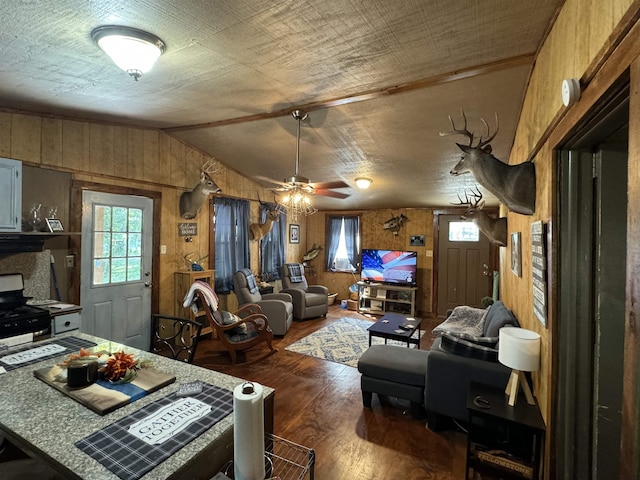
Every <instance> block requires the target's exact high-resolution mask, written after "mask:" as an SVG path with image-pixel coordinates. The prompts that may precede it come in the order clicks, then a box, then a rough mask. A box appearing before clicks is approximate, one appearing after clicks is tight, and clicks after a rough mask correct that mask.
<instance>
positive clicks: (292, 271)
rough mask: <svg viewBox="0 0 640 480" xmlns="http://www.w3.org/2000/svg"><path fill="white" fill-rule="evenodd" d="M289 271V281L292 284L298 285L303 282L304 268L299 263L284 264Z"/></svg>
mask: <svg viewBox="0 0 640 480" xmlns="http://www.w3.org/2000/svg"><path fill="white" fill-rule="evenodd" d="M285 265H286V266H287V268H288V269H289V280H291V282H292V283H300V282H302V281H303V280H304V267H303V266H302V265H300V264H299V263H287V264H285Z"/></svg>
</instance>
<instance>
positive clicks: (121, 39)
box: [91, 25, 165, 82]
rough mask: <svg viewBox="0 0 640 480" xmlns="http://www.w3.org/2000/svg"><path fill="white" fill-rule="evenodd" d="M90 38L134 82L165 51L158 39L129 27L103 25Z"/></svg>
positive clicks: (163, 45)
mask: <svg viewBox="0 0 640 480" xmlns="http://www.w3.org/2000/svg"><path fill="white" fill-rule="evenodd" d="M91 38H92V39H93V41H94V42H96V43H97V44H98V46H99V47H100V48H101V49H102V50H104V52H105V53H106V54H107V55H109V56H110V57H111V59H112V60H113V62H114V63H115V64H116V65H117V66H119V67H120V68H121V69H122V70H124V71H125V72H127V73H128V74H129V75H131V77H133V79H134V80H135V81H136V82H137V81H138V79H139V78H140V77H141V76H142V74H143V73H146V72H148V71H149V70H151V67H153V64H154V63H156V60H157V59H158V58H159V57H160V55H162V54H163V53H164V50H165V44H164V42H163V41H162V40H160V39H159V38H158V37H156V36H155V35H152V34H151V33H148V32H145V31H142V30H138V29H137V28H131V27H120V26H116V25H105V26H102V27H98V28H96V29H95V30H93V31H92V32H91Z"/></svg>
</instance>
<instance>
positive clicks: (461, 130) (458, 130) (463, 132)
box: [440, 109, 500, 148]
mask: <svg viewBox="0 0 640 480" xmlns="http://www.w3.org/2000/svg"><path fill="white" fill-rule="evenodd" d="M460 114H461V115H462V119H463V120H464V127H463V128H456V124H455V123H454V121H453V119H452V118H451V115H449V121H450V122H451V126H452V127H453V130H451V131H450V132H440V136H441V137H446V136H448V135H464V136H465V137H467V138H468V139H469V146H470V147H473V140H474V138H475V137H474V134H473V132H470V131H469V130H468V129H467V116H466V115H465V114H464V110H463V109H460ZM480 121H481V122H482V123H484V126H485V127H486V128H487V138H486V139H485V140H483V138H482V137H480V140H479V141H478V145H476V146H475V147H473V148H482V147H484V146H485V145H488V144H489V143H490V142H491V141H492V140H493V139H494V138H496V135H497V134H498V130H499V129H500V125H499V124H498V114H497V113H496V131H495V132H493V135H491V129H490V128H489V124H488V123H487V122H486V120H485V119H484V118H480Z"/></svg>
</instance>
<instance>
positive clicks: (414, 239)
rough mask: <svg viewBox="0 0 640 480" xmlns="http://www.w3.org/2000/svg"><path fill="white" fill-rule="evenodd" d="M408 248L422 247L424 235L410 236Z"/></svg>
mask: <svg viewBox="0 0 640 480" xmlns="http://www.w3.org/2000/svg"><path fill="white" fill-rule="evenodd" d="M409 246H411V247H424V235H411V236H410V237H409Z"/></svg>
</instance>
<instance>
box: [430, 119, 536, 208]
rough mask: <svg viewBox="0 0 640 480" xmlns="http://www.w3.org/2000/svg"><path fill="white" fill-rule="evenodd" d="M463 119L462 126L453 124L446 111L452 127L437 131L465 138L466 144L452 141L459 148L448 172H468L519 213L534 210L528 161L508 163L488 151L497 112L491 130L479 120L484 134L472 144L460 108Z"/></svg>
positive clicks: (533, 173) (533, 187) (533, 176)
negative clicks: (457, 158) (460, 154)
mask: <svg viewBox="0 0 640 480" xmlns="http://www.w3.org/2000/svg"><path fill="white" fill-rule="evenodd" d="M461 115H462V118H463V120H464V126H463V127H462V128H456V125H455V123H454V121H453V119H452V118H451V115H449V121H450V122H451V127H452V130H451V131H449V132H441V133H440V136H443V137H444V136H447V135H464V136H466V137H467V138H468V139H469V145H461V144H459V143H456V145H458V147H459V148H460V149H461V150H462V152H463V153H462V156H461V157H460V161H459V162H458V163H457V164H456V166H455V167H453V168H452V169H451V172H449V173H451V175H462V174H464V173H469V172H471V173H472V174H473V176H474V177H475V179H476V181H477V182H478V183H479V184H480V185H482V186H483V187H484V188H486V189H487V190H489V191H490V192H491V193H493V194H494V195H495V196H496V197H498V199H499V200H500V201H501V202H502V203H504V204H505V205H506V206H507V208H508V209H509V210H511V211H512V212H516V213H520V214H523V215H533V213H534V212H535V210H536V170H535V166H534V165H533V163H532V162H525V163H521V164H519V165H508V164H506V163H504V162H501V161H500V160H498V159H497V158H496V157H494V156H493V155H492V154H491V145H490V144H489V143H490V142H491V141H492V140H493V139H494V138H495V136H496V134H497V133H498V128H499V125H498V115H497V114H496V130H495V132H493V134H491V131H490V128H489V124H488V123H487V122H486V121H485V120H484V119H483V118H481V119H480V120H481V121H482V123H483V124H484V125H485V127H486V129H487V134H486V138H483V137H480V139H479V140H478V143H477V144H476V145H473V142H474V140H475V136H474V134H473V133H472V132H470V131H469V130H468V129H467V117H466V116H465V114H464V110H461Z"/></svg>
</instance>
